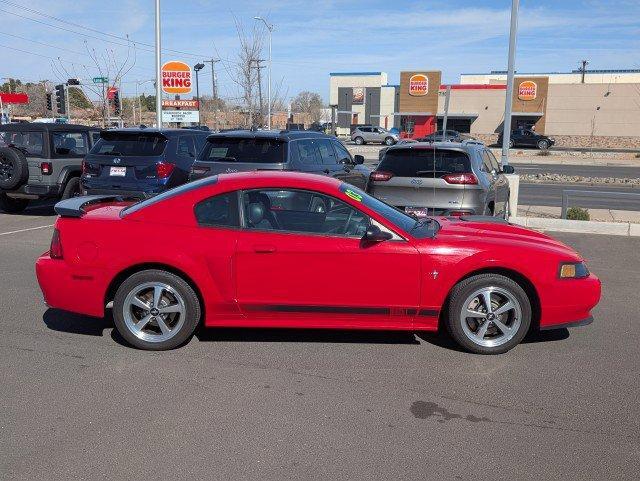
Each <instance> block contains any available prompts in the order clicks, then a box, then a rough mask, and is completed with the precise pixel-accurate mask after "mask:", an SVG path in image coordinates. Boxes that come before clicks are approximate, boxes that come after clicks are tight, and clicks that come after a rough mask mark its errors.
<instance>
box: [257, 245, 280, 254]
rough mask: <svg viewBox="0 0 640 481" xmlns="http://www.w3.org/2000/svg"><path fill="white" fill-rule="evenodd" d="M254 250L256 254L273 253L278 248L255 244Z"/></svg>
mask: <svg viewBox="0 0 640 481" xmlns="http://www.w3.org/2000/svg"><path fill="white" fill-rule="evenodd" d="M253 250H254V252H255V253H256V254H273V253H274V252H275V251H276V248H275V246H270V245H255V246H253Z"/></svg>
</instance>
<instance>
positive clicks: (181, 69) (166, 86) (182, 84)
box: [162, 60, 191, 94]
mask: <svg viewBox="0 0 640 481" xmlns="http://www.w3.org/2000/svg"><path fill="white" fill-rule="evenodd" d="M162 91H163V92H164V93H166V94H188V93H189V92H191V67H190V66H189V65H188V64H186V63H184V62H178V61H176V60H172V61H171V62H166V63H165V64H164V65H163V66H162Z"/></svg>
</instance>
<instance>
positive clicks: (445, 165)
mask: <svg viewBox="0 0 640 481" xmlns="http://www.w3.org/2000/svg"><path fill="white" fill-rule="evenodd" d="M377 170H379V171H384V172H390V173H392V174H393V175H394V176H396V177H436V178H437V177H442V176H444V175H446V174H457V173H464V172H471V161H470V160H469V156H468V155H467V154H466V153H464V152H461V151H458V150H444V149H390V150H388V151H387V153H386V154H385V156H384V158H383V159H382V162H380V165H378V168H377Z"/></svg>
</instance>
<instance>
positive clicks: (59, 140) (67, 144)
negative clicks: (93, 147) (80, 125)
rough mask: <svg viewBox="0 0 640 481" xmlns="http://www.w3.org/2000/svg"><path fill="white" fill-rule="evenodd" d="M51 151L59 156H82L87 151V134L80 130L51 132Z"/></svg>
mask: <svg viewBox="0 0 640 481" xmlns="http://www.w3.org/2000/svg"><path fill="white" fill-rule="evenodd" d="M51 140H52V142H53V153H54V154H55V155H57V156H61V157H84V156H85V155H87V153H88V152H89V146H88V139H87V135H86V134H85V133H82V132H52V134H51Z"/></svg>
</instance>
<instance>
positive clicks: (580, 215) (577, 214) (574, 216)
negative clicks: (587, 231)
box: [567, 207, 590, 220]
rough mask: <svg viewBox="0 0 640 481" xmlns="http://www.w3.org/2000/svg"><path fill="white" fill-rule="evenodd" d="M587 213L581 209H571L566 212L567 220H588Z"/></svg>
mask: <svg viewBox="0 0 640 481" xmlns="http://www.w3.org/2000/svg"><path fill="white" fill-rule="evenodd" d="M589 218H590V217H589V211H588V210H587V209H583V208H581V207H571V208H569V210H567V219H571V220H589Z"/></svg>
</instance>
